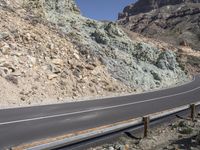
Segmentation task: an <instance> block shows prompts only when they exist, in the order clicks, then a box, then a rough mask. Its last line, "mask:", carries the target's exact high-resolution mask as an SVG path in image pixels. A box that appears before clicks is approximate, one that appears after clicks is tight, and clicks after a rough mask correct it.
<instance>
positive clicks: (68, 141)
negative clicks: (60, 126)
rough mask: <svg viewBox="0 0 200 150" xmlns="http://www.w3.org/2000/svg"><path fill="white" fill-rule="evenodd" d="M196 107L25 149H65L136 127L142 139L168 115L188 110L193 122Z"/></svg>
mask: <svg viewBox="0 0 200 150" xmlns="http://www.w3.org/2000/svg"><path fill="white" fill-rule="evenodd" d="M196 106H200V102H197V103H194V104H190V105H185V106H181V107H177V108H174V109H170V110H166V111H163V112H159V113H154V114H150V115H148V116H144V117H140V118H136V119H133V120H129V121H128V122H125V123H119V124H116V125H113V126H109V127H107V128H101V129H97V130H94V131H91V132H87V133H83V134H80V135H76V136H72V137H68V138H66V139H62V140H58V141H54V142H50V143H47V144H42V145H38V146H34V147H30V148H27V150H52V149H56V148H61V147H67V146H68V145H72V144H76V143H79V142H82V141H86V140H90V139H93V138H98V137H101V136H102V135H107V134H112V133H115V132H123V131H126V130H127V129H131V128H134V127H137V126H139V125H142V126H144V137H146V136H148V127H149V123H151V122H152V121H154V120H159V119H162V118H165V117H167V116H169V115H173V114H176V113H179V112H182V111H185V110H188V109H190V110H191V119H192V120H194V118H195V107H196Z"/></svg>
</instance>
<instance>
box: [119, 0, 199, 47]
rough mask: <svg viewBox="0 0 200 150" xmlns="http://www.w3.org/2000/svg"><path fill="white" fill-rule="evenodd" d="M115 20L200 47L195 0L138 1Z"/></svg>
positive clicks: (149, 35)
mask: <svg viewBox="0 0 200 150" xmlns="http://www.w3.org/2000/svg"><path fill="white" fill-rule="evenodd" d="M118 19H119V20H118V23H119V24H120V25H123V26H124V27H125V28H127V29H129V30H131V31H133V32H138V33H141V34H143V35H145V36H148V37H153V38H157V39H162V40H163V41H165V42H166V41H167V42H169V43H172V44H175V45H182V46H190V47H192V48H193V49H195V50H200V1H199V0H139V1H137V2H136V3H134V4H131V5H129V6H127V7H125V8H124V10H123V13H120V14H119V18H118Z"/></svg>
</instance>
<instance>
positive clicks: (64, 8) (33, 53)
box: [0, 0, 188, 105]
mask: <svg viewBox="0 0 200 150" xmlns="http://www.w3.org/2000/svg"><path fill="white" fill-rule="evenodd" d="M0 19H1V21H0V56H1V59H0V76H1V77H0V80H2V83H4V84H3V85H4V86H2V87H3V89H2V90H0V95H3V96H2V97H5V95H6V93H7V95H6V96H7V98H6V102H5V101H3V102H2V104H3V103H5V104H6V103H16V104H18V105H21V104H32V103H33V104H34V103H42V102H44V103H45V102H46V103H50V102H52V101H49V100H52V99H53V100H55V99H57V101H58V102H62V101H65V98H66V97H67V98H78V97H88V96H94V95H95V96H100V95H101V96H102V95H108V94H112V95H113V94H115V93H117V92H118V93H120V92H121V93H122V92H126V93H127V92H136V91H144V90H150V89H155V88H162V87H167V86H171V85H174V84H177V83H182V82H185V81H186V80H188V76H187V75H186V74H185V72H184V71H183V70H182V68H181V66H180V64H179V62H177V57H176V53H174V52H173V51H171V50H170V49H167V48H166V49H162V50H161V49H159V48H158V47H156V46H152V45H149V44H147V43H145V42H141V41H139V42H138V41H136V40H132V39H130V38H129V36H127V34H126V33H125V32H124V31H123V30H122V29H121V28H119V27H118V25H117V24H116V23H113V22H99V21H95V20H91V19H88V18H85V17H83V16H81V14H80V11H79V9H78V8H77V6H76V5H75V3H74V1H73V0H0ZM8 89H11V91H12V92H9V90H8ZM10 93H12V94H13V93H14V94H13V97H12V98H13V99H12V98H11V97H10V95H12V94H10ZM15 95H17V96H15ZM16 97H17V98H16ZM11 99H12V100H11ZM1 100H2V99H1Z"/></svg>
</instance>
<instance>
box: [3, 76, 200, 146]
mask: <svg viewBox="0 0 200 150" xmlns="http://www.w3.org/2000/svg"><path fill="white" fill-rule="evenodd" d="M198 101H200V77H199V76H196V77H195V80H194V81H192V82H190V83H188V84H185V85H182V86H178V87H174V88H170V89H165V90H160V91H154V92H149V93H143V94H137V95H129V96H122V97H113V98H106V99H99V100H93V101H85V102H76V103H65V104H56V105H47V106H36V107H27V108H14V109H4V110H0V149H4V148H9V147H12V146H17V145H20V144H24V143H29V142H33V141H37V140H40V139H46V138H49V137H55V136H59V135H63V134H67V133H72V132H75V131H81V130H85V129H90V128H95V127H99V126H103V125H108V124H113V123H116V122H119V121H125V120H128V119H133V118H136V117H141V116H144V115H148V114H150V113H155V112H160V111H164V110H167V109H171V108H175V107H178V106H183V105H186V104H190V103H193V102H198Z"/></svg>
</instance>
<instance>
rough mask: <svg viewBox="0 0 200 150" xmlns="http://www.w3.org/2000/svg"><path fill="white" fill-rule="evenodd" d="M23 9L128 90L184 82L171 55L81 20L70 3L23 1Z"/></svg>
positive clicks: (60, 0) (103, 24) (66, 0)
mask: <svg viewBox="0 0 200 150" xmlns="http://www.w3.org/2000/svg"><path fill="white" fill-rule="evenodd" d="M24 6H25V7H26V8H27V14H29V13H30V12H31V13H32V14H35V15H37V16H40V17H42V18H43V19H44V20H46V21H48V22H50V23H52V24H55V26H56V27H57V28H58V29H59V30H60V31H61V32H62V34H64V35H65V36H66V38H69V39H70V40H71V41H72V42H73V43H74V44H75V45H76V47H77V48H78V49H79V52H80V54H81V55H82V57H85V58H87V59H88V62H90V61H92V59H93V58H98V59H99V60H101V62H102V63H103V64H104V65H105V66H106V67H107V69H108V70H109V72H110V73H111V74H112V76H113V77H114V78H115V79H117V80H120V81H122V82H123V83H125V84H127V85H129V86H133V87H138V88H142V89H144V90H149V89H153V88H161V87H166V86H170V85H173V84H176V83H180V82H185V81H186V80H188V77H187V76H186V74H185V73H184V71H183V70H181V68H180V67H179V64H178V62H177V61H176V54H175V53H174V52H172V51H170V50H168V51H161V50H159V49H157V48H156V47H152V46H150V45H148V44H146V43H142V42H141V43H137V42H135V41H132V40H131V39H130V38H129V37H128V36H127V35H126V34H125V33H124V32H123V30H122V29H121V28H120V27H118V25H117V24H116V23H113V22H100V21H95V20H91V19H88V18H86V17H83V16H82V15H81V14H80V11H79V9H78V8H77V6H76V5H75V3H74V0H25V1H24ZM38 13H39V14H38Z"/></svg>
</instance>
